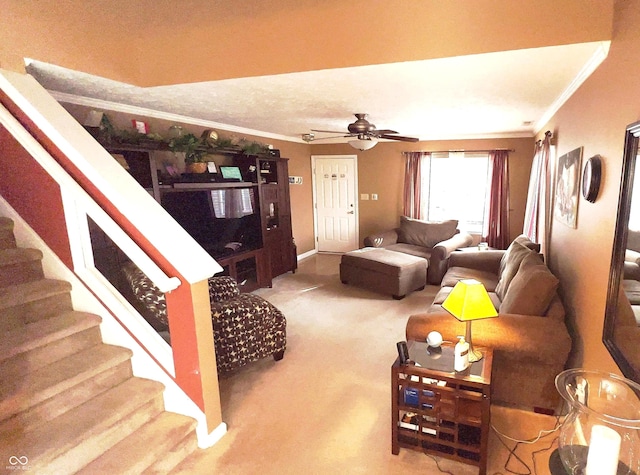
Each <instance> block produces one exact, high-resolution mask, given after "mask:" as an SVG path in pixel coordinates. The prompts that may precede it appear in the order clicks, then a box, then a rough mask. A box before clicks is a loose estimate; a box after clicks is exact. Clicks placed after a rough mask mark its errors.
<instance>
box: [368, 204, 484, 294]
mask: <svg viewBox="0 0 640 475" xmlns="http://www.w3.org/2000/svg"><path fill="white" fill-rule="evenodd" d="M457 227H458V221H457V220H453V219H452V220H448V221H442V222H428V221H420V220H417V219H411V218H407V217H406V216H401V217H400V227H399V228H395V229H391V230H389V231H383V232H379V233H376V234H372V235H370V236H367V237H366V238H364V245H365V246H366V247H382V248H385V249H388V250H390V251H396V252H402V253H405V254H410V255H412V256H417V257H422V258H424V259H427V260H428V261H429V267H428V269H427V283H428V284H432V285H438V284H440V281H441V280H442V276H444V273H445V272H446V271H447V267H448V264H447V261H448V259H449V256H450V255H451V253H452V252H453V251H454V250H456V249H458V248H461V247H467V246H470V245H471V243H472V242H473V238H472V237H471V235H470V234H469V233H461V232H460V231H459V230H458V229H457Z"/></svg>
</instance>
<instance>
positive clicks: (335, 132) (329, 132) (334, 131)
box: [311, 129, 347, 134]
mask: <svg viewBox="0 0 640 475" xmlns="http://www.w3.org/2000/svg"><path fill="white" fill-rule="evenodd" d="M311 132H324V133H326V134H346V133H347V132H341V131H337V130H318V129H311Z"/></svg>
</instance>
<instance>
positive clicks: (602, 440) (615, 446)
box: [585, 425, 622, 475]
mask: <svg viewBox="0 0 640 475" xmlns="http://www.w3.org/2000/svg"><path fill="white" fill-rule="evenodd" d="M621 440H622V439H621V437H620V434H618V433H617V432H616V431H615V430H613V429H611V428H610V427H606V426H601V425H594V426H593V428H592V429H591V441H590V442H589V453H588V455H587V469H586V472H585V473H586V475H615V474H616V472H617V471H618V455H619V454H620V442H621Z"/></svg>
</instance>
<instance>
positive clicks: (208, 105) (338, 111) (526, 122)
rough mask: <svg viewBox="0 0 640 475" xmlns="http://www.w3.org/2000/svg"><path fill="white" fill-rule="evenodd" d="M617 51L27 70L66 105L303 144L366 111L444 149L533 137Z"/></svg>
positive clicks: (586, 46) (602, 46)
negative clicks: (122, 108) (191, 74)
mask: <svg viewBox="0 0 640 475" xmlns="http://www.w3.org/2000/svg"><path fill="white" fill-rule="evenodd" d="M607 52H608V43H607V42H605V43H602V42H595V43H581V44H574V45H565V46H552V47H545V48H535V49H525V50H516V51H506V52H500V53H487V54H479V55H470V56H460V57H453V58H444V59H435V60H427V61H414V62H405V63H392V64H383V65H375V66H362V67H353V68H342V69H331V70H321V71H311V72H300V73H292V74H280V75H274V76H261V77H251V78H241V79H228V80H221V81H211V82H201V83H193V84H177V85H173V86H162V87H151V88H141V87H136V86H131V85H128V84H124V83H120V82H116V81H112V80H109V79H106V78H101V77H97V76H92V75H89V74H86V73H82V72H78V71H72V70H69V69H65V68H62V67H59V66H55V65H52V64H47V63H43V62H38V61H32V62H30V64H29V65H28V67H27V71H28V72H29V73H30V74H32V75H33V76H35V78H36V79H37V80H38V81H39V82H40V83H41V84H43V85H44V87H45V88H47V89H49V90H50V91H57V92H61V93H65V99H63V100H69V101H72V100H73V99H72V97H81V98H85V99H86V98H92V99H99V100H102V101H109V102H114V103H118V104H125V105H128V106H137V107H142V108H146V109H151V110H154V111H162V112H165V113H171V114H179V115H184V116H189V117H194V118H197V119H202V120H206V121H212V122H215V123H218V124H225V125H228V126H231V127H233V128H234V129H238V128H241V129H246V130H247V133H257V134H258V135H260V133H264V134H268V135H269V136H272V137H273V136H276V137H280V138H283V139H289V140H296V141H299V140H300V139H301V136H302V134H306V133H309V132H310V130H311V129H324V130H336V131H341V130H345V131H346V128H347V125H348V124H349V123H350V122H353V121H354V120H355V118H354V117H353V114H354V113H356V112H363V113H367V114H368V119H369V120H370V121H371V122H373V123H374V124H375V125H376V126H377V127H378V128H380V129H393V130H396V131H398V132H399V133H400V134H402V135H408V136H414V137H418V138H420V139H421V140H435V139H453V138H475V137H496V136H498V137H499V136H504V137H507V136H531V135H533V134H534V133H535V132H537V131H538V129H539V128H540V127H542V126H543V125H544V123H545V122H546V121H547V120H548V119H549V118H550V116H551V115H552V114H553V113H554V112H555V111H556V110H557V108H558V107H559V106H560V105H561V104H562V103H563V102H564V101H565V100H566V99H567V98H568V97H569V96H570V94H572V93H573V91H575V89H576V88H577V87H578V86H579V85H580V84H581V83H582V81H584V80H585V79H586V77H588V75H589V74H590V73H591V72H592V71H593V70H594V69H595V68H596V67H597V66H598V65H599V64H600V62H601V61H602V60H603V59H604V58H605V57H606V54H607ZM69 95H71V96H69ZM85 103H86V101H85ZM325 136H332V134H316V139H318V138H322V137H325Z"/></svg>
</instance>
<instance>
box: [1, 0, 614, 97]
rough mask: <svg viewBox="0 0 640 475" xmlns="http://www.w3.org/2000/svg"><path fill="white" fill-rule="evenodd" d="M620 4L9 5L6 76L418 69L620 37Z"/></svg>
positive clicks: (115, 1) (169, 79)
mask: <svg viewBox="0 0 640 475" xmlns="http://www.w3.org/2000/svg"><path fill="white" fill-rule="evenodd" d="M612 3H613V0H563V1H562V2H558V1H557V0H537V1H535V2H531V1H529V2H514V1H513V0H474V1H473V2H470V1H468V0H448V1H446V2H443V1H441V0H421V1H415V0H395V1H393V2H389V1H384V0H375V1H371V0H351V1H349V2H345V1H343V0H325V1H323V2H322V3H321V4H319V3H318V2H317V1H316V0H264V1H259V2H257V1H251V2H248V1H245V2H238V1H237V0H216V1H215V2H211V1H210V0H185V1H180V2H175V1H174V2H169V1H159V0H138V1H135V2H132V1H130V0H93V1H90V2H82V1H80V0H75V1H74V0H39V1H37V2H28V1H24V0H3V1H2V7H1V8H0V10H1V11H2V16H1V19H0V21H1V22H2V27H1V28H0V67H3V68H8V69H15V70H19V71H21V70H22V66H21V58H22V57H30V58H34V59H38V60H42V61H48V62H52V63H55V64H59V65H60V66H65V67H69V68H74V69H78V70H80V71H85V72H90V73H93V74H98V75H104V76H107V77H110V78H111V79H115V80H121V81H125V82H130V83H134V84H137V85H158V84H172V83H180V82H195V81H205V80H213V79H223V78H231V77H246V76H260V75H266V74H279V73H285V72H293V71H308V70H317V69H328V68H339V67H347V66H359V65H366V64H380V63H389V62H399V61H413V60H420V59H429V58H440V57H448V56H459V55H465V54H476V53H485V52H492V51H501V50H504V49H523V48H534V47H540V46H550V45H558V44H568V43H579V42H586V41H599V40H608V39H609V38H610V34H611V12H612ZM567 19H570V20H569V21H567ZM540 25H544V28H540Z"/></svg>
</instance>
